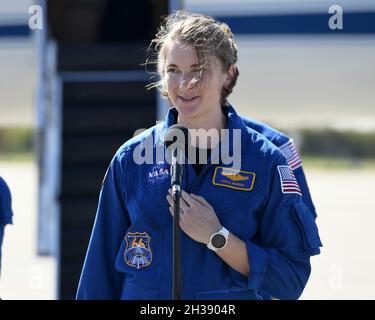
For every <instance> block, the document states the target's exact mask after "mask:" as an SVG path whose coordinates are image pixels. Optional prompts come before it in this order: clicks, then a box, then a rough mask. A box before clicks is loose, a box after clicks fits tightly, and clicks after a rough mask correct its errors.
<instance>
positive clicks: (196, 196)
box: [191, 193, 210, 207]
mask: <svg viewBox="0 0 375 320" xmlns="http://www.w3.org/2000/svg"><path fill="white" fill-rule="evenodd" d="M191 197H192V198H193V199H194V200H196V201H197V202H199V203H200V204H201V205H203V206H206V207H207V206H210V204H209V203H208V202H207V201H206V199H205V198H203V197H202V196H198V195H196V194H193V193H192V194H191Z"/></svg>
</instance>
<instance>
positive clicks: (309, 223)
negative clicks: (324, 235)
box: [291, 204, 322, 256]
mask: <svg viewBox="0 0 375 320" xmlns="http://www.w3.org/2000/svg"><path fill="white" fill-rule="evenodd" d="M300 206H301V205H300V204H297V205H295V206H294V207H293V208H292V212H291V215H292V219H293V220H294V222H295V224H296V226H297V229H298V230H299V232H300V235H301V238H302V247H303V250H304V253H307V254H309V255H311V256H313V255H317V254H319V253H320V249H319V248H320V247H322V243H321V241H320V237H319V232H318V227H317V226H316V223H315V221H314V218H313V217H312V215H311V214H310V213H309V212H307V211H306V210H304V209H303V208H301V207H300Z"/></svg>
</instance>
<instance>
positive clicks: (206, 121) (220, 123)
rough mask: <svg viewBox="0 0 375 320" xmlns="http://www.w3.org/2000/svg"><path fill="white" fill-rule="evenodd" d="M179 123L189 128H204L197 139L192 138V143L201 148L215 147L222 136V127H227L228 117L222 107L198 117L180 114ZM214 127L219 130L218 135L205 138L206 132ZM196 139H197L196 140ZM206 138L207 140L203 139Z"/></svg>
mask: <svg viewBox="0 0 375 320" xmlns="http://www.w3.org/2000/svg"><path fill="white" fill-rule="evenodd" d="M177 123H179V124H182V125H183V126H185V127H187V128H189V129H204V130H203V132H201V133H199V131H197V132H198V136H197V137H196V139H192V145H193V146H195V147H200V148H214V147H215V146H216V145H217V144H218V143H219V142H220V137H221V129H224V128H225V127H226V117H225V115H224V114H223V112H222V111H221V108H218V109H216V110H214V112H211V113H210V114H207V115H204V116H203V117H202V115H200V116H199V117H197V118H184V117H183V116H180V115H178V118H177ZM212 129H216V130H217V135H214V136H211V135H209V138H208V139H207V138H206V139H205V137H207V136H205V133H204V132H208V131H209V130H211V131H212ZM194 140H195V141H194ZM203 140H205V141H203Z"/></svg>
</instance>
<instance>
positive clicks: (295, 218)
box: [77, 106, 322, 300]
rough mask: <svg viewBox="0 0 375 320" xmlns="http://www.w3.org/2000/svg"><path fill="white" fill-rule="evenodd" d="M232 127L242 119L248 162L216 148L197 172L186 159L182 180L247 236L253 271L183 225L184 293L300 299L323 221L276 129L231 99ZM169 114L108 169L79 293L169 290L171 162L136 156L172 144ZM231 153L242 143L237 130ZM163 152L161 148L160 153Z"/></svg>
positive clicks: (127, 294)
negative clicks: (265, 130) (254, 123)
mask: <svg viewBox="0 0 375 320" xmlns="http://www.w3.org/2000/svg"><path fill="white" fill-rule="evenodd" d="M223 112H224V114H225V116H226V118H227V128H228V129H230V135H233V130H231V129H240V134H241V163H240V168H237V169H239V170H240V171H239V172H238V171H237V173H236V174H232V173H230V172H231V169H228V168H230V166H228V165H226V164H225V163H223V161H222V158H220V161H219V163H217V162H216V159H217V157H216V154H215V152H214V150H212V152H211V158H210V159H209V161H208V164H207V165H205V166H204V168H203V169H202V171H201V173H200V174H199V176H198V177H197V175H196V173H195V170H194V168H193V166H192V165H191V164H190V163H189V164H187V165H184V172H183V177H184V178H183V189H184V190H186V191H187V192H189V193H195V194H197V195H201V196H203V197H204V198H205V199H206V200H207V201H208V202H209V203H210V204H211V205H212V206H213V208H214V210H215V212H216V214H217V216H218V218H219V220H220V222H221V224H222V225H223V226H224V227H226V228H227V229H228V230H229V231H230V232H232V233H233V234H234V235H236V236H237V237H239V238H240V239H242V240H243V241H244V242H245V244H246V248H247V253H248V258H249V265H250V273H249V276H248V277H245V276H243V275H242V274H240V273H239V272H237V271H235V270H234V269H232V268H231V267H229V265H228V264H226V263H225V262H224V261H223V260H222V259H221V258H220V257H219V256H218V255H217V254H216V253H215V252H213V251H211V250H209V249H208V248H207V246H206V245H205V244H202V243H198V242H196V241H194V240H192V239H191V238H190V237H189V236H188V235H186V234H185V233H184V232H181V260H182V270H183V275H182V276H183V292H182V298H183V299H209V300H210V299H259V298H260V296H259V294H258V290H259V291H261V292H267V294H269V295H271V296H272V297H275V298H278V299H297V298H298V297H299V296H300V295H301V293H302V291H303V289H304V287H305V285H306V282H307V280H308V278H309V275H310V272H311V266H310V256H312V255H316V254H319V253H320V249H319V247H320V246H321V245H322V244H321V242H320V238H319V234H318V229H317V226H316V224H315V221H314V219H313V217H312V215H311V214H310V212H309V209H308V208H307V207H306V206H305V204H304V202H303V201H302V197H301V191H300V189H299V187H298V183H297V182H296V179H295V177H294V175H293V172H292V170H291V169H290V168H289V166H288V163H287V160H286V158H285V156H284V155H283V154H282V153H281V151H280V150H279V149H278V148H277V147H276V146H275V145H274V144H272V143H271V142H270V141H269V140H268V139H266V138H265V137H264V136H263V135H261V134H259V133H258V132H256V131H254V130H252V129H251V128H249V127H246V126H245V124H244V122H243V121H242V119H241V118H240V117H239V116H238V115H237V113H236V112H235V110H234V108H233V107H231V106H230V107H225V108H223ZM176 118H177V111H176V109H175V108H172V109H170V110H169V112H168V114H167V117H166V121H165V122H164V123H161V124H158V125H156V126H154V127H152V128H150V129H148V130H146V131H145V132H143V133H142V134H140V135H138V136H136V137H134V138H132V139H130V140H129V141H127V142H126V143H125V144H124V145H123V146H122V147H121V148H120V149H119V150H118V151H117V153H116V154H115V156H114V158H113V159H112V162H111V164H110V166H109V169H108V171H107V174H106V176H105V179H104V183H103V186H102V190H101V193H100V197H99V205H98V210H97V215H96V219H95V223H94V228H93V232H92V235H91V239H90V243H89V247H88V251H87V254H86V259H85V263H84V266H83V270H82V274H81V278H80V282H79V285H78V291H77V299H125V300H126V299H171V298H172V216H171V214H170V212H169V209H168V206H169V205H168V202H167V201H166V195H167V190H168V188H169V187H170V170H169V169H170V166H169V165H168V163H166V162H157V164H155V163H153V164H143V165H139V164H137V163H136V161H135V158H134V152H135V150H136V149H137V148H139V147H141V149H142V147H145V146H150V145H151V147H152V148H153V152H154V154H153V156H155V154H157V153H158V150H160V149H164V143H163V134H164V133H165V131H166V129H167V128H168V127H169V126H171V125H172V124H175V123H176ZM229 142H230V145H229V150H228V153H229V154H231V152H233V151H235V143H236V142H234V141H233V139H229ZM157 159H159V158H157Z"/></svg>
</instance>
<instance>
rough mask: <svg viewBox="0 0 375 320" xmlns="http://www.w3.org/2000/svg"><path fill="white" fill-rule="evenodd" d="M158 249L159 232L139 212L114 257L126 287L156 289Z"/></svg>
mask: <svg viewBox="0 0 375 320" xmlns="http://www.w3.org/2000/svg"><path fill="white" fill-rule="evenodd" d="M162 250H163V232H162V229H161V228H160V227H159V225H158V224H157V223H156V222H155V221H154V220H153V219H152V218H151V217H149V216H147V215H145V214H144V213H143V212H140V213H139V214H138V216H137V218H136V219H135V221H134V223H133V224H132V225H131V226H130V228H129V229H128V230H127V231H126V233H125V235H124V239H123V241H122V243H121V247H120V250H119V252H118V255H117V258H116V267H117V269H118V270H119V271H121V272H123V273H125V283H126V286H133V287H135V286H140V288H142V287H144V288H149V289H158V288H159V285H160V278H161V259H162ZM138 291H139V290H138Z"/></svg>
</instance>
